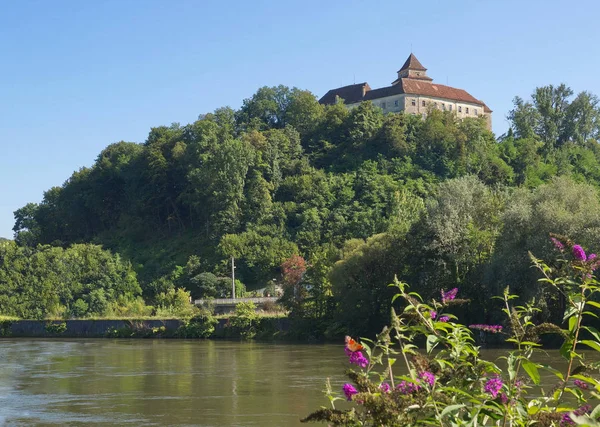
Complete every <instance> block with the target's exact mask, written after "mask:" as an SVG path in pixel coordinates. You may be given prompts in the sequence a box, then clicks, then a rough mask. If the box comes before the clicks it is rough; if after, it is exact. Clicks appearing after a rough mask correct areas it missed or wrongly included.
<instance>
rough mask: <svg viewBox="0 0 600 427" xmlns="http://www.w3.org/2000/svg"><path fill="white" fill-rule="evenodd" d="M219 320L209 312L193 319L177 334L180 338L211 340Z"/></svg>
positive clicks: (204, 312) (178, 330)
mask: <svg viewBox="0 0 600 427" xmlns="http://www.w3.org/2000/svg"><path fill="white" fill-rule="evenodd" d="M217 323H218V320H217V319H216V318H215V317H214V316H213V315H212V313H210V312H208V311H203V312H201V313H200V314H197V315H196V316H194V317H192V318H191V319H190V320H189V321H188V322H185V323H184V324H183V325H181V326H180V327H179V328H178V329H177V332H176V335H177V336H178V337H180V338H209V337H210V336H211V335H212V334H213V332H214V331H215V326H216V325H217Z"/></svg>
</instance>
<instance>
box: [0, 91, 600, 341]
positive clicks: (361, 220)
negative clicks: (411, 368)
mask: <svg viewBox="0 0 600 427" xmlns="http://www.w3.org/2000/svg"><path fill="white" fill-rule="evenodd" d="M573 95H574V94H573V92H572V91H571V89H569V88H568V87H566V86H565V85H560V86H557V87H554V86H546V87H541V88H537V89H536V90H535V91H534V94H533V95H532V97H531V99H530V100H523V99H521V98H515V100H514V109H513V110H512V111H511V112H510V113H509V116H508V118H509V120H510V123H511V128H510V130H509V131H508V132H507V133H506V134H505V135H502V136H500V137H499V138H496V137H495V136H494V135H493V134H492V133H491V132H490V131H488V130H486V126H485V122H484V119H483V118H468V119H464V120H458V119H457V118H456V117H455V116H454V115H453V114H452V113H451V112H442V111H439V110H431V111H430V113H429V115H428V116H427V118H426V119H422V118H421V117H417V116H413V115H408V114H384V113H383V111H382V110H381V109H379V108H378V107H375V106H374V105H373V104H372V103H370V102H364V103H362V104H360V105H359V106H358V107H356V108H354V109H352V110H348V109H347V108H346V107H345V106H344V105H343V104H342V103H338V104H335V105H330V106H323V105H320V104H319V103H318V102H317V99H316V98H315V96H314V95H313V94H311V93H310V92H308V91H303V90H299V89H296V88H291V89H290V88H288V87H285V86H278V87H271V88H269V87H264V88H261V89H259V90H258V91H257V93H256V94H254V95H253V96H252V97H251V98H249V99H246V100H244V102H243V105H242V107H241V108H240V109H239V110H237V111H235V110H232V109H230V108H220V109H218V110H216V111H215V112H214V113H209V114H204V115H202V116H200V118H199V119H198V120H197V121H195V122H194V123H191V124H188V125H185V126H182V125H179V124H172V125H171V126H160V127H156V128H153V129H151V131H150V133H149V135H148V138H147V139H146V141H145V142H144V143H142V144H138V143H132V142H119V143H116V144H112V145H109V146H108V147H107V148H106V149H104V150H103V151H102V152H101V153H100V154H99V156H98V158H97V159H96V162H95V163H94V164H93V165H92V166H91V167H89V168H82V169H80V170H78V171H76V172H74V173H73V175H72V176H71V177H70V178H69V179H68V180H67V181H66V182H65V183H64V184H63V185H62V186H59V187H53V188H51V189H49V190H48V191H46V192H45V193H44V197H43V200H42V201H41V203H39V204H36V203H29V204H27V205H26V206H24V207H22V208H21V209H19V210H17V211H16V212H15V226H14V231H15V242H16V243H15V245H14V250H18V251H27V250H29V251H39V250H40V249H38V248H39V246H38V245H50V246H42V247H43V248H48V247H52V248H57V249H56V250H59V249H60V250H63V251H69V250H72V249H71V248H73V247H75V248H77V247H79V248H82V247H85V246H73V245H101V246H102V247H103V248H106V249H107V250H110V251H111V252H112V253H118V254H120V258H119V259H120V260H121V259H123V260H128V262H131V269H132V271H135V272H136V273H137V279H135V280H136V283H138V282H137V281H139V285H140V288H141V294H142V295H143V297H144V299H145V301H146V302H147V303H148V304H157V302H158V301H159V299H160V298H164V296H165V295H167V294H168V293H169V292H174V290H175V289H178V288H181V289H185V290H187V291H188V292H190V293H191V296H192V297H193V298H200V297H219V296H228V295H230V294H229V293H230V292H231V291H230V282H228V281H227V279H226V278H227V277H228V276H229V272H230V266H229V264H228V263H229V260H230V258H231V257H234V258H235V259H236V263H237V265H238V268H237V270H236V277H237V278H239V280H240V282H241V283H240V284H239V286H240V291H243V289H242V287H243V286H245V287H246V288H247V289H250V290H252V289H259V288H265V287H269V289H271V288H272V287H273V285H274V284H278V285H282V286H283V287H284V289H285V290H286V291H285V292H284V298H283V301H284V302H285V304H286V305H287V306H288V308H290V309H291V310H292V317H293V318H294V319H296V320H297V321H298V322H299V323H298V325H300V326H299V329H301V330H305V331H306V330H310V331H313V332H315V333H317V334H323V333H327V334H331V335H335V334H340V333H343V332H344V331H346V330H348V329H349V328H353V329H352V330H353V331H355V333H362V332H363V331H364V333H366V332H369V331H376V330H377V329H378V328H379V327H380V326H381V325H382V324H384V323H386V321H387V318H388V316H389V307H390V305H389V304H390V303H389V301H390V295H391V291H389V290H388V288H387V284H388V283H390V282H391V281H392V280H393V277H394V275H398V277H399V278H401V279H402V280H405V281H407V282H409V283H411V285H412V286H413V287H416V290H418V291H419V292H420V293H421V294H423V295H427V294H428V293H435V292H439V289H440V288H444V287H446V288H449V287H455V286H460V287H461V288H462V289H463V290H464V293H463V294H464V295H468V297H470V298H471V299H472V300H473V303H472V305H471V310H472V311H471V312H470V313H467V315H471V316H473V319H474V320H475V318H478V317H481V316H485V315H486V313H488V312H489V308H490V304H493V303H492V302H490V301H491V300H490V297H491V296H492V295H494V294H497V293H498V292H499V291H500V289H502V288H503V287H504V286H506V285H511V286H512V287H514V288H515V290H516V291H519V292H521V293H522V294H523V296H524V297H529V296H536V297H537V298H541V301H542V304H543V305H544V306H545V307H547V309H546V311H545V315H548V316H550V315H551V313H552V310H551V308H552V304H555V303H556V301H554V300H553V299H552V298H553V297H551V296H548V295H543V294H542V293H541V291H540V290H538V288H537V287H536V286H534V285H533V284H534V283H535V276H534V273H533V272H532V271H531V269H529V268H528V266H529V259H528V256H527V251H528V250H532V251H535V253H536V255H538V256H543V254H545V253H546V254H547V253H549V252H548V251H550V250H551V247H550V245H549V244H548V240H547V237H548V233H550V232H554V233H562V234H566V235H569V236H572V237H573V238H578V239H579V240H578V241H581V242H582V243H584V244H589V245H591V247H592V248H593V244H595V242H597V241H598V239H595V240H594V238H595V236H596V234H597V233H598V232H600V228H598V227H599V225H600V224H599V222H598V221H599V218H598V212H599V211H598V209H597V207H598V206H597V205H598V203H599V201H598V194H597V188H598V185H599V184H600V150H599V146H598V142H597V139H598V137H599V133H600V120H599V117H600V112H599V106H598V99H597V97H596V96H594V95H592V94H589V93H587V92H582V93H580V94H578V95H577V96H573ZM584 231H585V233H584ZM11 247H13V246H11ZM48 250H49V249H48ZM296 256H297V257H301V258H302V260H303V262H304V263H305V272H303V274H302V275H301V277H300V278H299V281H297V282H296V281H295V279H294V280H292V279H290V277H289V274H288V275H287V278H286V275H285V274H284V275H283V276H282V273H283V272H285V271H288V273H289V272H290V271H293V270H294V268H295V267H293V266H294V265H299V263H300V261H299V260H298V258H294V257H296ZM120 262H123V261H120ZM286 263H287V264H286ZM290 263H291V264H290ZM290 265H292V267H290ZM290 269H291V270H290ZM39 274H41V272H40V273H39ZM228 283H229V284H228ZM242 283H243V285H242ZM5 287H6V289H9V288H8V285H5V282H4V279H2V276H0V297H1V296H2V295H3V293H5V292H6V293H7V294H9V292H8V290H6V291H5ZM290 289H292V291H289V290H290ZM123 295H125V293H124V294H123ZM127 295H130V294H127ZM135 295H138V294H136V293H135V292H134V293H131V296H132V297H134V296H135ZM159 295H162V297H160V298H159ZM77 299H80V300H81V301H83V302H86V303H87V300H86V299H85V298H84V297H78V298H76V299H75V300H72V301H71V300H69V301H68V302H66V300H65V302H61V303H60V304H61V305H62V306H64V310H65V311H66V312H70V313H72V312H73V308H72V306H73V305H74V304H75V302H76V301H77ZM79 304H80V306H81V307H83V305H82V304H81V303H79ZM473 304H474V305H475V306H473ZM9 306H11V304H7V305H6V307H9ZM89 306H90V305H89V304H88V311H89V310H90V309H89ZM481 320H484V319H481Z"/></svg>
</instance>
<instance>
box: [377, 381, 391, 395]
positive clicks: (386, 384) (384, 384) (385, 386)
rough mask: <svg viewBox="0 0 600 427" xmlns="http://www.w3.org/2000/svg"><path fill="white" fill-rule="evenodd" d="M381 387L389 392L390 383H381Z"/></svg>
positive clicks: (383, 390) (385, 391)
mask: <svg viewBox="0 0 600 427" xmlns="http://www.w3.org/2000/svg"><path fill="white" fill-rule="evenodd" d="M379 389H380V390H381V391H382V392H384V393H389V392H390V385H389V384H388V383H381V385H380V386H379Z"/></svg>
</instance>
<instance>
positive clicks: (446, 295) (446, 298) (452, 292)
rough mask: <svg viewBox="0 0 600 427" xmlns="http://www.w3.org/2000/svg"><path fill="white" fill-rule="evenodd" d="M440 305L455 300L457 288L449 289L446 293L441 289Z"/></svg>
mask: <svg viewBox="0 0 600 427" xmlns="http://www.w3.org/2000/svg"><path fill="white" fill-rule="evenodd" d="M441 292H442V303H444V304H446V303H447V302H448V301H452V300H453V299H454V298H456V294H457V293H458V288H454V289H450V290H449V291H448V292H444V290H443V289H442V291H441Z"/></svg>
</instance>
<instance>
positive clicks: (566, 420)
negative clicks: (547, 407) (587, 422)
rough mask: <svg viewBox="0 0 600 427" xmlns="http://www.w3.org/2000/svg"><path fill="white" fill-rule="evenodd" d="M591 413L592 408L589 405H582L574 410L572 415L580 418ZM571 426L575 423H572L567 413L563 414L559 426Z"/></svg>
mask: <svg viewBox="0 0 600 427" xmlns="http://www.w3.org/2000/svg"><path fill="white" fill-rule="evenodd" d="M591 411H592V407H591V406H590V405H583V406H582V407H581V408H578V409H576V410H574V411H573V413H574V414H575V415H577V416H580V415H585V414H589V413H590V412H591ZM572 425H575V423H574V422H573V420H572V419H571V417H570V416H569V414H568V413H566V414H564V415H563V416H562V419H561V420H560V426H561V427H564V426H572Z"/></svg>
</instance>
